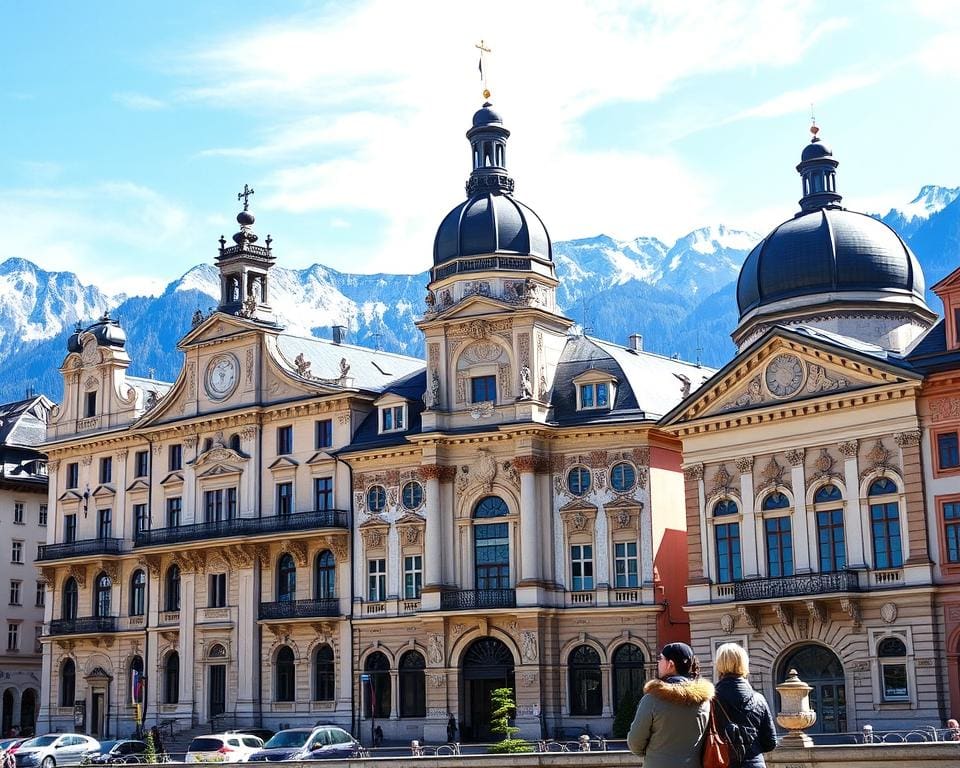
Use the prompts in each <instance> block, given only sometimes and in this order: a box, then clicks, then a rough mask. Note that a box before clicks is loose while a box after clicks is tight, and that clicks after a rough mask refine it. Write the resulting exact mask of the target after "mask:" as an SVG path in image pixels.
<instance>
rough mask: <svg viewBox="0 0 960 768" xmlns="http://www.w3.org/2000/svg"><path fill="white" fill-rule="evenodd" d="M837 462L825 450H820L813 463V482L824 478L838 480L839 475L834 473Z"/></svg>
mask: <svg viewBox="0 0 960 768" xmlns="http://www.w3.org/2000/svg"><path fill="white" fill-rule="evenodd" d="M836 464H837V460H836V459H835V458H834V457H833V456H832V455H831V454H830V451H828V450H827V449H826V448H821V449H820V455H819V456H817V458H816V459H814V461H813V466H814V469H815V470H816V471H815V472H814V473H813V479H814V480H821V479H823V478H825V477H829V478H836V479H840V475H839V473H837V472H836V471H835V469H834V468H835V467H836Z"/></svg>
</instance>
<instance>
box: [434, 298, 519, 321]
mask: <svg viewBox="0 0 960 768" xmlns="http://www.w3.org/2000/svg"><path fill="white" fill-rule="evenodd" d="M505 310H511V311H516V307H512V306H510V305H509V304H507V303H505V302H503V301H498V300H496V299H494V298H493V297H491V296H485V295H482V294H475V295H473V296H470V297H469V298H465V299H463V300H461V301H459V302H457V303H456V304H454V305H453V306H451V307H450V308H449V309H446V310H444V311H442V312H438V313H437V314H436V316H435V317H434V318H432V320H433V321H436V320H446V321H449V320H456V319H457V318H461V317H462V318H472V317H478V316H486V315H491V314H500V313H502V312H504V311H505Z"/></svg>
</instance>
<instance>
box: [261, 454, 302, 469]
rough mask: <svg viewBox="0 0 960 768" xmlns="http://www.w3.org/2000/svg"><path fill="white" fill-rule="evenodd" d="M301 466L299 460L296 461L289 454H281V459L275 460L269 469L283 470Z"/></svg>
mask: <svg viewBox="0 0 960 768" xmlns="http://www.w3.org/2000/svg"><path fill="white" fill-rule="evenodd" d="M299 466H300V463H299V462H297V461H294V460H293V459H291V458H290V457H289V456H281V457H280V458H279V459H277V460H276V461H275V462H273V464H271V465H270V466H268V467H267V469H271V470H274V471H276V470H282V469H296V468H297V467H299Z"/></svg>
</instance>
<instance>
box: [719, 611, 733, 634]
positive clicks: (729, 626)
mask: <svg viewBox="0 0 960 768" xmlns="http://www.w3.org/2000/svg"><path fill="white" fill-rule="evenodd" d="M736 626H737V619H736V617H735V616H734V615H733V614H732V613H725V614H723V616H721V617H720V629H722V630H723V631H724V632H726V633H727V634H728V635H729V634H730V633H731V632H733V629H734V627H736Z"/></svg>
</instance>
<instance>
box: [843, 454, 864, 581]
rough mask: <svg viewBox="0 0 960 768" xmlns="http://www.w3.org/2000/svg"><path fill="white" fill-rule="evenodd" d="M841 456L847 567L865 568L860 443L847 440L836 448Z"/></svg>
mask: <svg viewBox="0 0 960 768" xmlns="http://www.w3.org/2000/svg"><path fill="white" fill-rule="evenodd" d="M838 448H839V449H840V453H841V454H842V455H843V482H844V484H845V485H846V487H847V493H846V498H845V499H844V508H843V537H844V543H845V545H846V548H847V567H848V568H866V567H867V564H866V562H865V561H864V550H865V548H864V536H865V534H866V533H867V528H866V526H865V525H864V522H863V517H862V515H861V510H860V474H859V467H858V463H857V453H858V452H859V448H860V443H859V442H858V441H857V440H847V441H845V442H842V443H840V445H839V446H838Z"/></svg>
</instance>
